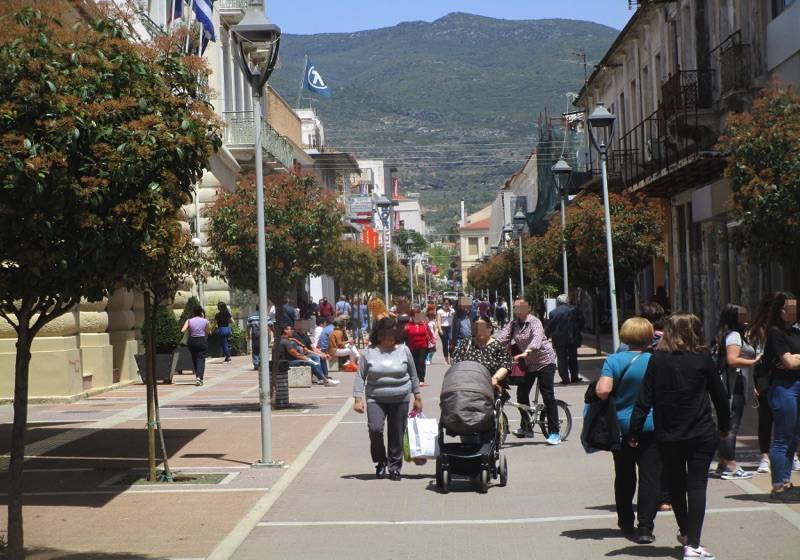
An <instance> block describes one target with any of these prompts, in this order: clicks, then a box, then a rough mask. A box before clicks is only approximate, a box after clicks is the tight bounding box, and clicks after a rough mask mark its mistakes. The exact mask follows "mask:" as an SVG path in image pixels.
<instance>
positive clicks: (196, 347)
mask: <svg viewBox="0 0 800 560" xmlns="http://www.w3.org/2000/svg"><path fill="white" fill-rule="evenodd" d="M186 346H188V347H189V354H191V355H192V368H193V369H194V374H195V376H197V379H199V380H200V381H202V380H203V375H205V372H206V353H208V337H206V336H190V337H189V340H188V341H187V343H186Z"/></svg>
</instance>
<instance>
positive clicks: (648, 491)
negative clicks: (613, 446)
mask: <svg viewBox="0 0 800 560" xmlns="http://www.w3.org/2000/svg"><path fill="white" fill-rule="evenodd" d="M613 455H614V474H615V476H614V500H615V501H616V504H617V519H618V521H619V525H620V526H631V525H633V521H634V514H633V495H634V494H635V493H637V492H636V482H637V480H636V479H637V477H636V471H637V470H638V471H639V477H638V479H639V480H638V482H639V489H638V493H637V496H636V513H637V515H638V517H639V527H642V528H646V529H650V530H651V531H652V530H653V522H654V520H655V518H656V511H657V510H658V502H659V499H660V497H661V493H660V492H659V489H660V486H661V455H660V453H659V451H658V445H656V443H655V438H654V436H653V433H652V432H645V433H643V434H642V435H641V437H640V439H639V446H638V447H631V446H630V445H627V444H624V445H623V446H622V448H621V449H620V450H619V451H614V452H613Z"/></svg>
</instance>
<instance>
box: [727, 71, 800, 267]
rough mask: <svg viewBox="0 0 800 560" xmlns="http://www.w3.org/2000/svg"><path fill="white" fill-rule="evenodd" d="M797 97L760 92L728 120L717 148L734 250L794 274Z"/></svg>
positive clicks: (799, 173) (799, 182)
mask: <svg viewBox="0 0 800 560" xmlns="http://www.w3.org/2000/svg"><path fill="white" fill-rule="evenodd" d="M798 143H800V95H798V93H797V92H796V91H795V90H794V89H791V88H788V87H777V86H775V87H771V88H768V89H765V90H764V91H763V92H762V93H761V95H760V96H759V97H758V98H757V99H756V100H755V101H754V103H753V107H752V109H751V110H750V111H748V112H744V113H733V114H731V115H729V116H728V131H727V132H726V134H725V135H724V136H723V137H722V139H721V142H720V147H721V148H722V149H723V150H725V151H726V152H728V153H729V156H728V166H727V168H726V170H725V174H726V176H727V177H729V178H730V179H731V181H732V183H733V208H732V209H731V214H732V216H731V217H732V220H731V221H736V222H738V226H737V227H736V228H733V229H732V230H730V236H731V240H732V241H733V244H734V246H735V247H736V248H737V249H739V250H741V251H743V252H744V253H745V254H746V255H747V256H748V257H749V258H750V259H752V260H753V261H755V262H757V263H761V264H767V263H770V262H780V263H783V264H785V265H789V266H793V267H794V268H795V271H796V270H797V262H798V261H797V259H796V258H795V257H796V254H797V247H798V242H797V231H798V226H800V188H798V187H800V150H798V149H797V147H798Z"/></svg>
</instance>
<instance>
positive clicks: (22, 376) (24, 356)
mask: <svg viewBox="0 0 800 560" xmlns="http://www.w3.org/2000/svg"><path fill="white" fill-rule="evenodd" d="M32 314H33V311H32V305H30V304H29V305H28V306H27V308H26V309H21V310H20V314H19V315H18V316H17V320H18V321H19V330H18V332H17V357H16V363H15V366H14V424H13V427H12V428H11V463H10V466H9V488H8V558H10V559H11V560H19V559H21V558H25V548H24V538H23V532H22V473H23V465H24V463H25V429H26V427H27V424H28V373H29V370H30V364H31V343H32V342H33V337H32V336H31V332H30V318H31V315H32Z"/></svg>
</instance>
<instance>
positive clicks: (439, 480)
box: [436, 459, 444, 490]
mask: <svg viewBox="0 0 800 560" xmlns="http://www.w3.org/2000/svg"><path fill="white" fill-rule="evenodd" d="M442 474H443V469H442V461H441V460H439V459H436V488H438V489H439V490H441V489H442V487H443V486H444V480H443V478H442Z"/></svg>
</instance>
